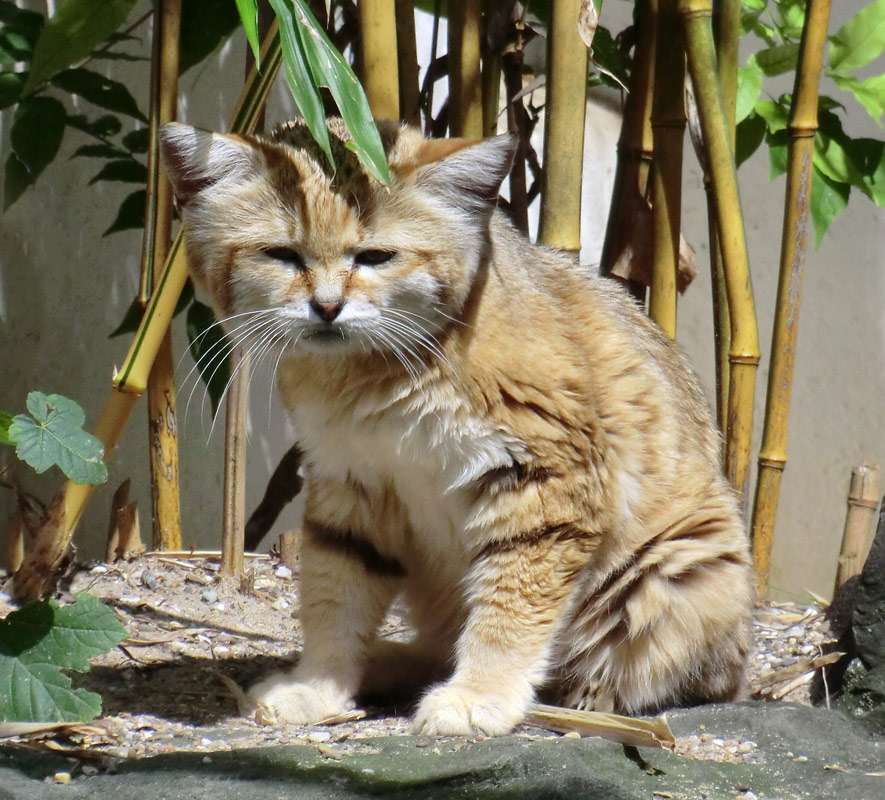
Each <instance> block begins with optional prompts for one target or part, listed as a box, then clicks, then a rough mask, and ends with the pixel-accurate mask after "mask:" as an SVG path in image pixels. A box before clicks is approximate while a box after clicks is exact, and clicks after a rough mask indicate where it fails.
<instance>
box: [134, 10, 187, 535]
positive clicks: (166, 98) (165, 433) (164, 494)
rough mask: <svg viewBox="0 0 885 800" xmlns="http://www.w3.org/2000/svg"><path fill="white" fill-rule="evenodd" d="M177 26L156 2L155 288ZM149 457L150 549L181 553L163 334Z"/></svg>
mask: <svg viewBox="0 0 885 800" xmlns="http://www.w3.org/2000/svg"><path fill="white" fill-rule="evenodd" d="M180 28H181V0H155V3H154V37H155V40H156V42H158V46H157V47H156V48H155V59H156V63H155V66H154V70H153V71H152V76H151V81H152V86H151V94H152V97H155V98H156V102H155V104H154V103H152V108H151V121H150V143H151V147H150V148H149V150H148V174H149V175H151V176H152V178H151V184H152V185H154V186H155V187H156V194H155V196H154V197H151V198H149V202H148V209H149V213H151V212H153V215H154V216H155V223H154V225H153V226H151V225H146V226H145V231H146V235H147V233H148V232H150V231H151V228H153V231H152V234H153V236H152V237H151V238H152V241H151V242H150V243H149V244H147V245H146V246H145V248H144V253H145V258H144V260H145V266H148V265H149V269H148V270H144V272H146V273H147V275H148V276H149V278H147V279H143V281H142V287H143V288H144V287H145V285H146V284H147V283H148V280H150V281H152V282H153V283H154V286H152V287H151V290H152V291H153V288H155V284H156V281H157V279H158V278H159V276H160V272H161V270H162V267H163V263H164V262H165V261H166V255H167V253H168V252H169V241H170V238H171V235H172V214H173V211H172V187H171V185H170V183H169V179H168V178H167V177H166V176H165V174H162V172H161V170H160V163H159V162H160V159H159V131H160V126H161V125H163V124H165V123H167V122H171V121H172V120H173V119H175V110H176V105H177V102H176V101H177V96H178V38H179V31H180ZM147 406H148V440H149V444H148V453H149V457H150V463H151V500H152V503H151V506H152V522H153V525H152V531H153V534H152V539H153V549H154V550H180V549H181V503H180V493H179V481H178V415H177V413H176V403H175V366H174V364H173V358H172V333H171V331H169V330H167V331H166V335H165V336H164V337H163V341H162V342H161V344H160V350H159V352H158V353H157V357H156V359H155V360H154V365H153V367H152V369H151V374H150V378H149V379H148V392H147Z"/></svg>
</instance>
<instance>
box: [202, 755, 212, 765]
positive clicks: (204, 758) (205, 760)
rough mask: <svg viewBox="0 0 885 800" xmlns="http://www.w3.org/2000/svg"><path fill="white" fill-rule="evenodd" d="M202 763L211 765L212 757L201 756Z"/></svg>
mask: <svg viewBox="0 0 885 800" xmlns="http://www.w3.org/2000/svg"><path fill="white" fill-rule="evenodd" d="M203 763H204V764H211V763H212V756H203Z"/></svg>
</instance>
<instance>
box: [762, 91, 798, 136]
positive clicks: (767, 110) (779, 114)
mask: <svg viewBox="0 0 885 800" xmlns="http://www.w3.org/2000/svg"><path fill="white" fill-rule="evenodd" d="M753 110H754V111H755V112H756V113H757V114H758V115H759V116H760V117H762V119H764V120H765V122H766V124H767V125H768V130H769V132H770V133H777V132H778V131H784V130H786V129H787V126H788V125H789V124H790V103H789V98H787V97H786V96H784V97H782V98H780V100H778V101H777V102H775V101H774V100H760V101H759V102H758V103H756V105H755V106H754V108H753Z"/></svg>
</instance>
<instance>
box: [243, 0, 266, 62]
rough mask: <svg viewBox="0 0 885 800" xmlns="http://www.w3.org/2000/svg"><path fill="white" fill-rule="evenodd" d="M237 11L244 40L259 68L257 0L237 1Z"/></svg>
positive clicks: (259, 46)
mask: <svg viewBox="0 0 885 800" xmlns="http://www.w3.org/2000/svg"><path fill="white" fill-rule="evenodd" d="M237 11H239V12H240V20H241V21H242V23H243V30H245V31H246V39H247V40H248V42H249V47H251V48H252V55H253V56H254V57H255V66H256V67H258V68H259V69H260V68H261V55H260V53H261V42H260V41H259V40H258V3H257V0H237Z"/></svg>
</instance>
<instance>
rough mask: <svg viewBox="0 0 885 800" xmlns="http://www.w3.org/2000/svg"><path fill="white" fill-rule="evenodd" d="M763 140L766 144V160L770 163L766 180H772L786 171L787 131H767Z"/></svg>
mask: <svg viewBox="0 0 885 800" xmlns="http://www.w3.org/2000/svg"><path fill="white" fill-rule="evenodd" d="M765 142H766V144H767V145H768V160H769V163H770V165H771V170H770V171H769V173H768V180H770V181H773V180H774V179H775V178H776V177H778V175H783V174H784V173H785V172H786V171H787V155H788V147H787V132H786V131H785V130H780V131H778V132H777V133H767V134H765Z"/></svg>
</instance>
